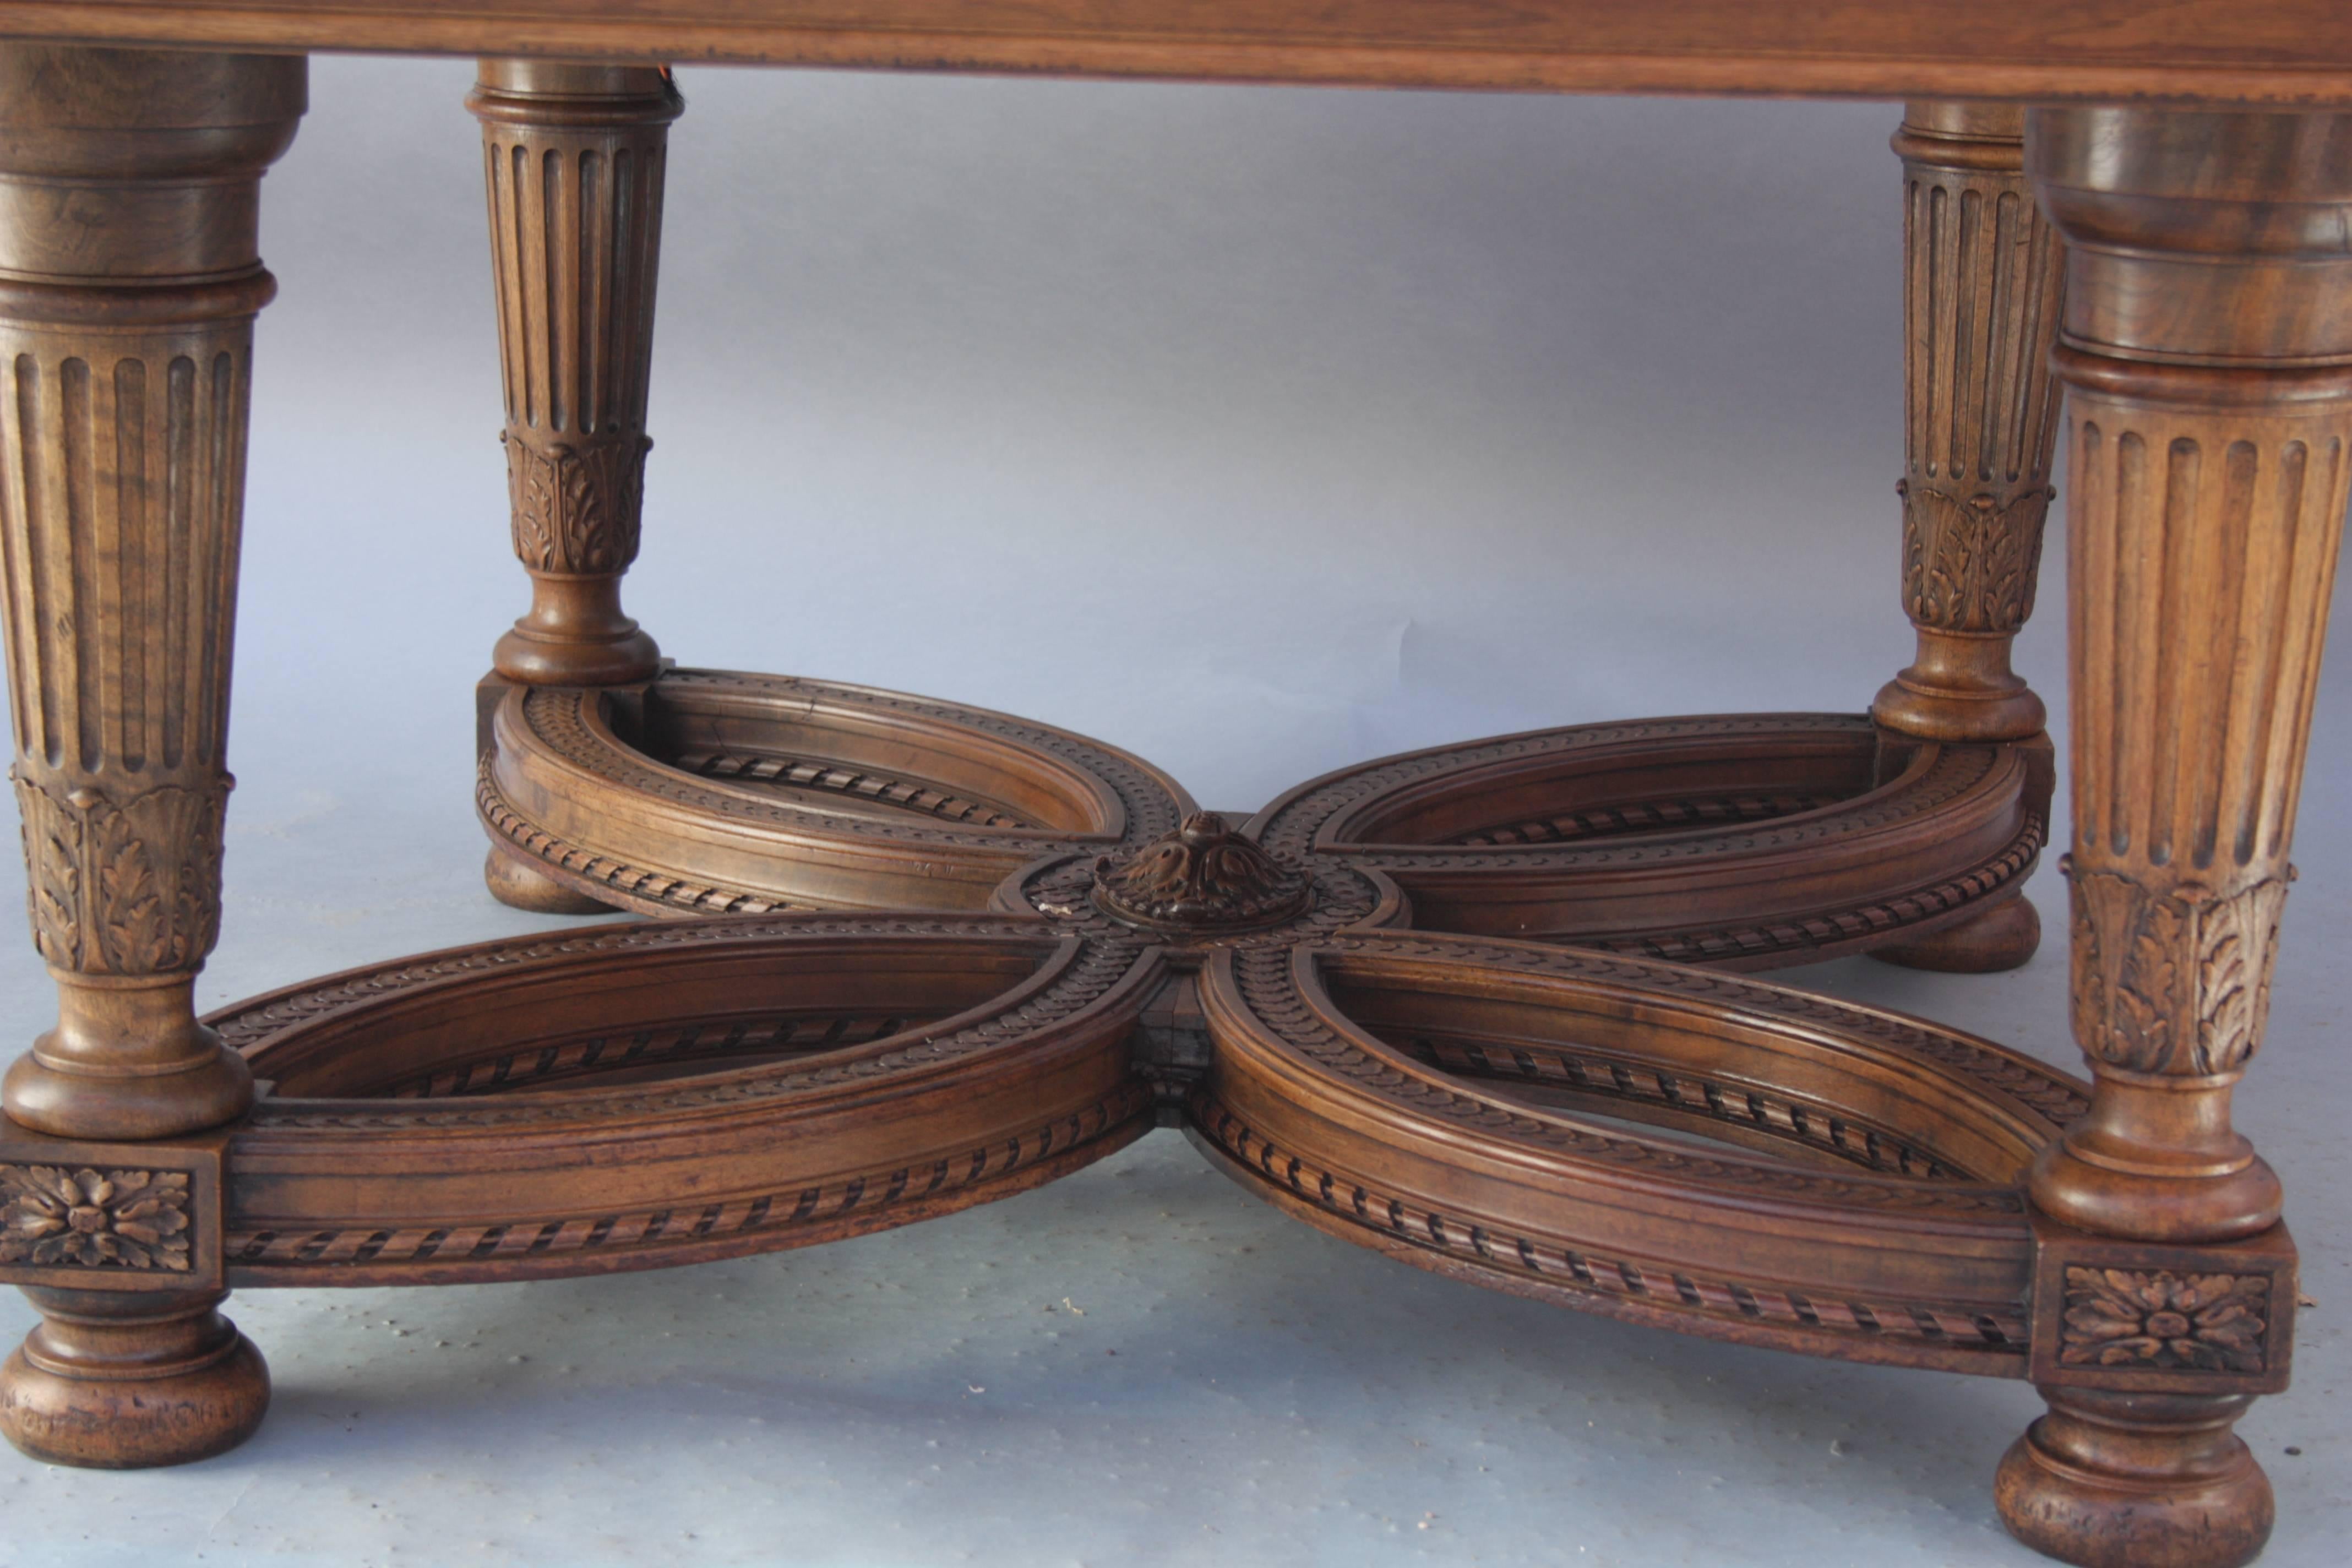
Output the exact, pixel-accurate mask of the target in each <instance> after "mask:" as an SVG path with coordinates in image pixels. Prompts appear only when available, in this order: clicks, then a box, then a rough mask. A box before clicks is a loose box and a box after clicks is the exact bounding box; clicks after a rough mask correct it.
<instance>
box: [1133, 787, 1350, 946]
mask: <svg viewBox="0 0 2352 1568" xmlns="http://www.w3.org/2000/svg"><path fill="white" fill-rule="evenodd" d="M1313 898H1314V887H1313V883H1312V882H1311V881H1310V880H1309V879H1308V877H1307V873H1306V871H1304V870H1303V869H1301V868H1299V867H1298V866H1297V865H1296V864H1294V863H1293V862H1291V861H1290V860H1288V859H1286V858H1283V857H1281V856H1279V855H1276V854H1274V853H1272V852H1270V851H1269V850H1267V849H1265V847H1262V846H1260V845H1259V844H1258V843H1257V842H1256V840H1255V839H1251V838H1244V837H1242V836H1241V835H1240V834H1238V833H1235V832H1234V831H1233V829H1232V827H1231V826H1228V825H1227V823H1226V822H1225V819H1224V818H1223V817H1222V816H1218V815H1217V814H1216V813H1214V812H1212V811H1201V812H1195V813H1193V814H1192V816H1188V817H1186V818H1185V819H1184V821H1183V823H1182V824H1181V826H1178V827H1177V829H1176V830H1175V831H1174V832H1173V833H1169V834H1165V835H1162V836H1161V837H1158V838H1155V839H1153V840H1152V841H1151V842H1150V843H1149V844H1146V845H1144V846H1143V847H1141V848H1139V849H1138V850H1137V851H1136V852H1135V853H1134V854H1133V855H1132V856H1130V857H1129V858H1127V859H1125V860H1122V861H1114V860H1112V859H1111V858H1109V857H1108V856H1106V857H1105V858H1102V859H1101V860H1099V861H1097V862H1096V864H1095V903H1096V904H1097V906H1098V907H1099V908H1100V909H1101V910H1103V912H1104V913H1106V914H1108V915H1109V916H1111V917H1112V918H1113V919H1114V920H1118V921H1125V922H1126V923H1128V924H1129V925H1136V926H1144V927H1148V928H1150V929H1151V930H1154V931H1181V932H1202V933H1212V934H1213V933H1215V932H1219V931H1251V930H1255V929H1256V928H1258V927H1261V926H1270V925H1279V924H1280V923H1282V922H1283V921H1286V920H1289V919H1291V918H1293V917H1294V916H1297V915H1298V914H1301V913H1303V912H1304V911H1305V910H1306V909H1307V905H1308V903H1309V902H1311V901H1312V900H1313Z"/></svg>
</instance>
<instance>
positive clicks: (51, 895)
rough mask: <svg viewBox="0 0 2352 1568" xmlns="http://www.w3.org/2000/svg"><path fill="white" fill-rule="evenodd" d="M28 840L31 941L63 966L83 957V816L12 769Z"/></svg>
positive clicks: (75, 965)
mask: <svg viewBox="0 0 2352 1568" xmlns="http://www.w3.org/2000/svg"><path fill="white" fill-rule="evenodd" d="M9 777H10V778H11V779H12V780H13V781H14V782H15V784H16V812H17V816H18V820H19V822H20V824H21V826H22V831H23V835H24V841H25V871H26V879H25V901H26V906H27V912H28V913H29V914H30V915H31V917H32V921H33V945H34V947H35V948H37V949H38V950H39V952H40V954H41V956H42V957H43V958H45V959H47V961H48V962H49V963H54V964H56V965H57V966H58V968H60V969H79V968H80V967H81V960H82V928H81V860H82V853H81V851H82V837H83V835H82V820H81V816H80V815H79V813H77V812H76V811H74V810H73V809H72V808H71V807H69V806H68V805H65V804H64V803H62V802H60V801H58V800H57V799H56V798H55V797H54V796H52V795H49V793H48V792H47V791H46V790H44V789H42V788H40V787H39V786H38V785H37V784H33V783H32V782H30V781H29V780H27V779H26V778H25V777H24V776H23V775H21V774H20V773H16V772H15V771H14V770H13V769H12V770H11V771H10V773H9Z"/></svg>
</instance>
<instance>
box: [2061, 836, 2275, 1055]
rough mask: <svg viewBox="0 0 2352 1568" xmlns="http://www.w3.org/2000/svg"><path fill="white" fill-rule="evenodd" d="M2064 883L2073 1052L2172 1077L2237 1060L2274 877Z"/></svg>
mask: <svg viewBox="0 0 2352 1568" xmlns="http://www.w3.org/2000/svg"><path fill="white" fill-rule="evenodd" d="M2072 888H2073V903H2074V1037H2075V1040H2076V1041H2077V1043H2079V1044H2080V1045H2081V1046H2082V1047H2083V1049H2084V1052H2085V1053H2087V1054H2088V1055H2089V1056H2090V1057H2091V1058H2093V1059H2094V1060H2095V1061H2098V1062H2103V1063H2105V1064H2106V1065H2107V1066H2109V1067H2114V1068H2123V1069H2124V1070H2126V1071H2128V1072H2139V1073H2155V1074H2161V1075H2164V1076H2167V1077H2175V1078H2203V1077H2211V1076H2213V1075H2215V1074H2220V1073H2228V1072H2233V1071H2235V1070H2237V1069H2238V1068H2241V1067H2243V1066H2244V1065H2245V1063H2246V1062H2247V1060H2248V1059H2249V1058H2252V1056H2253V1054H2254V1051H2255V1050H2256V1048H2257V1047H2259V1046H2260V1045H2261V1043H2262V1037H2263V1025H2264V1023H2265V1022H2266V1021H2267V1019H2268V1017H2269V1014H2270V991H2271V968H2272V962H2273V954H2274V953H2275V952H2276V951H2277V946H2278V928H2279V918H2280V916H2281V914H2282V913H2283V912H2284V909H2285V907H2286V882H2285V880H2284V879H2282V878H2271V879H2265V880H2263V881H2260V882H2256V883H2255V884H2254V885H2253V886H2252V887H2250V888H2246V889H2242V890H2241V891H2239V892H2236V893H2232V894H2228V895H2223V894H2218V893H2214V892H2212V891H2210V890H2209V889H2204V888H2201V887H2199V886H2197V885H2196V884H2194V883H2184V884H2180V885H2178V886H2175V887H2173V888H2171V889H2151V888H2149V887H2147V886H2146V885H2144V884H2143V883H2141V882H2139V881H2137V880H2135V879H2132V878H2129V877H2125V876H2119V875H2117V874H2116V873H2114V872H2111V871H2078V872H2076V873H2075V874H2074V876H2073V878H2072Z"/></svg>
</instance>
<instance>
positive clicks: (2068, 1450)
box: [2000, 109, 2352, 1568]
mask: <svg viewBox="0 0 2352 1568" xmlns="http://www.w3.org/2000/svg"><path fill="white" fill-rule="evenodd" d="M2029 145H2030V149H2031V152H2030V157H2031V162H2032V170H2033V174H2034V176H2035V181H2036V184H2037V187H2038V189H2039V192H2040V195H2041V198H2042V204H2043V205H2044V206H2045V208H2046V209H2047V210H2048V211H2049V213H2050V215H2051V216H2052V218H2053V221H2054V222H2055V223H2056V224H2057V225H2058V226H2059V227H2060V229H2061V230H2062V231H2063V235H2064V237H2065V241H2066V244H2067V247H2068V279H2067V302H2066V315H2065V326H2064V333H2063V340H2062V343H2061V346H2060V348H2059V349H2058V351H2057V353H2056V356H2055V359H2056V363H2057V365H2058V368H2059V372H2060V374H2061V375H2062V376H2063V379H2064V380H2065V382H2066V384H2067V388H2068V405H2069V409H2070V417H2069V430H2070V435H2069V440H2070V444H2071V446H2070V454H2069V468H2070V472H2071V479H2070V486H2069V489H2070V496H2069V503H2068V508H2067V512H2068V551H2069V555H2068V568H2069V575H2070V592H2071V596H2072V602H2071V605H2070V606H2069V609H2070V624H2069V631H2070V645H2071V653H2070V664H2071V669H2072V679H2073V683H2074V692H2073V700H2074V715H2073V724H2072V754H2073V759H2074V854H2073V858H2072V864H2071V868H2070V875H2071V878H2072V880H2073V900H2074V931H2073V949H2074V1036H2075V1039H2076V1041H2077V1042H2078V1043H2079V1044H2080V1045H2081V1046H2082V1047H2083V1051H2084V1056H2085V1057H2086V1058H2088V1060H2089V1062H2090V1066H2091V1070H2092V1073H2093V1075H2094V1078H2095V1081H2096V1091H2095V1095H2094V1098H2093V1101H2092V1109H2091V1111H2090V1113H2089V1114H2088V1115H2087V1116H2085V1117H2084V1118H2083V1119H2082V1120H2081V1121H2078V1122H2076V1123H2075V1124H2074V1126H2073V1127H2072V1128H2070V1129H2069V1130H2068V1131H2067V1132H2066V1134H2065V1136H2064V1137H2063V1140H2061V1141H2059V1142H2055V1143H2053V1144H2052V1145H2050V1146H2049V1147H2048V1148H2047V1149H2046V1150H2045V1151H2044V1153H2043V1155H2042V1159H2041V1160H2040V1161H2039V1162H2038V1163H2036V1165H2035V1167H2034V1170H2033V1172H2032V1180H2031V1189H2030V1190H2031V1193H2032V1200H2033V1203H2034V1205H2035V1206H2036V1208H2037V1209H2038V1211H2039V1212H2040V1214H2041V1215H2043V1216H2046V1218H2047V1221H2048V1222H2049V1223H2050V1229H2049V1232H2048V1234H2047V1235H2046V1236H2045V1237H2043V1242H2042V1255H2043V1260H2044V1261H2043V1264H2042V1270H2041V1284H2040V1285H2039V1286H2038V1287H2037V1289H2038V1292H2039V1293H2040V1294H2041V1295H2042V1296H2044V1297H2046V1298H2048V1299H2047V1300H2044V1301H2042V1302H2038V1303H2037V1310H2042V1311H2044V1312H2046V1313H2047V1314H2049V1315H2050V1321H2052V1322H2053V1324H2054V1325H2055V1326H2056V1336H2057V1337H2056V1340H2055V1343H2056V1344H2057V1345H2058V1346H2059V1347H2060V1349H2059V1351H2058V1353H2056V1354H2055V1355H2054V1356H2052V1355H2041V1356H2040V1357H2039V1359H2038V1360H2037V1364H2036V1377H2037V1380H2038V1381H2039V1382H2041V1383H2042V1386H2043V1392H2044V1394H2046V1395H2047V1396H2048V1398H2049V1400H2050V1404H2051V1414H2050V1415H2047V1416H2045V1417H2044V1418H2043V1419H2042V1421H2040V1422H2038V1423H2036V1424H2035V1426H2034V1428H2033V1430H2032V1432H2031V1433H2029V1434H2028V1436H2026V1437H2025V1438H2024V1439H2022V1440H2021V1442H2020V1443H2019V1444H2018V1446H2017V1447H2015V1448H2014V1449H2012V1450H2011V1454H2010V1456H2009V1458H2008V1459H2007V1460H2005V1461H2004V1462H2003V1466H2002V1471H2001V1479H2000V1488H2001V1489H2000V1501H2001V1510H2002V1513H2003V1517H2004V1518H2005V1519H2006V1520H2007V1521H2008V1522H2009V1524H2010V1527H2011V1529H2012V1530H2013V1531H2016V1532H2017V1533H2018V1534H2019V1535H2021V1536H2022V1537H2023V1538H2024V1539H2026V1540H2027V1541H2029V1542H2032V1543H2033V1544H2034V1545H2036V1546H2039V1547H2041V1548H2042V1550H2044V1551H2047V1552H2052V1553H2053V1554H2055V1555H2058V1556H2061V1557H2064V1558H2067V1559H2069V1560H2070V1561H2074V1562H2077V1563H2100V1564H2106V1563H2118V1564H2119V1563H2131V1564H2134V1565H2135V1568H2192V1565H2195V1568H2210V1565H2216V1564H2228V1563H2241V1562H2243V1561H2245V1560H2246V1559H2248V1558H2250V1557H2251V1556H2252V1554H2253V1553H2254V1552H2257V1551H2259V1550H2260V1549H2261V1545H2262V1542H2263V1539H2264V1538H2265V1537H2266V1536H2267V1534H2268V1533H2269V1530H2270V1520H2271V1496H2270V1488H2269V1484H2268V1482H2267V1481H2265V1480H2264V1479H2263V1474H2262V1471H2261V1469H2260V1468H2259V1467H2258V1466H2256V1465H2255V1464H2254V1462H2253V1459H2252V1456H2251V1455H2249V1454H2248V1453H2247V1452H2246V1450H2245V1447H2244V1445H2243V1444H2242V1443H2241V1442H2239V1440H2238V1439H2237V1438H2236V1437H2234V1436H2231V1433H2230V1426H2231V1422H2232V1421H2234V1420H2235V1418H2236V1417H2237V1415H2238V1414H2239V1412H2240V1411H2241V1410H2242V1407H2243V1405H2244V1404H2245V1402H2246V1397H2245V1396H2246V1395H2247V1394H2251V1393H2260V1392H2266V1391H2268V1390H2271V1389H2274V1388H2277V1387H2280V1386H2283V1385H2284V1381H2285V1359H2286V1358H2285V1352H2286V1345H2287V1339H2288V1335H2289V1333H2290V1332H2291V1330H2292V1325H2293V1313H2294V1289H2293V1283H2292V1268H2293V1255H2292V1248H2291V1247H2288V1246H2286V1244H2285V1242H2284V1232H2283V1231H2281V1230H2279V1229H2277V1228H2276V1226H2277V1221H2278V1217H2279V1207H2280V1193H2279V1184H2278V1181H2277V1178H2276V1177H2275V1176H2273V1174H2272V1173H2271V1171H2270V1168H2269V1167H2268V1166H2267V1165H2265V1164H2264V1163H2263V1162H2262V1160H2261V1159H2260V1158H2259V1157H2257V1156H2256V1155H2255V1153H2254V1152H2253V1150H2252V1147H2251V1146H2250V1145H2249V1144H2248V1142H2247V1141H2246V1140H2245V1139H2244V1138H2243V1137H2242V1136H2240V1135H2239V1134H2238V1133H2237V1132H2235V1131H2232V1129H2231V1124H2230V1096H2231V1087H2232V1086H2233V1085H2234V1084H2235V1083H2236V1082H2237V1081H2238V1079H2239V1078H2240V1076H2241V1075H2242V1073H2243V1072H2244V1071H2245V1070H2246V1068H2247V1066H2248V1064H2249V1062H2250V1061H2251V1060H2252V1057H2253V1055H2254V1052H2255V1049H2256V1047H2258V1046H2259V1045H2260V1044H2261V1040H2262V1035H2263V1022H2264V1016H2265V1014H2266V1012H2267V1009H2268V1001H2269V987H2270V976H2271V963H2272V957H2273V951H2274V949H2275V946H2276V942H2277V935H2278V929H2279V918H2280V914H2281V911H2282V909H2283V906H2284V902H2285V899H2286V889H2287V882H2288V879H2289V878H2290V876H2291V872H2290V870H2289V868H2288V864H2287V851H2288V845H2289V841H2290V838H2291V837H2292V834H2293V830H2294V805H2295V795H2296V790H2297V786H2298V784H2299V782H2300V779H2301V776H2302V772H2303V763H2304V752H2305V737H2306V733H2307V731H2308V727H2309V722H2310V715H2311V705H2312V694H2313V689H2314V686H2315V679H2316V677H2317V674H2318V668H2319V656H2320V644H2321V639H2322V635H2323V632H2324V630H2325V627H2326V610H2327V604H2328V594H2329V587H2330V584H2331V582H2332V579H2333V577H2334V574H2335V566H2336V543H2337V539H2338V535H2339V533H2340V531H2341V525H2342V522H2343V517H2344V509H2345V501H2346V485H2347V474H2352V466H2347V443H2352V256H2347V253H2346V251H2345V249H2344V248H2343V245H2342V236H2343V234H2344V233H2345V232H2346V231H2347V226H2352V116H2342V115H2320V114H2312V115H2294V114H2241V113H2226V114H2225V113H2181V112H2165V111H2158V110H2120V109H2080V110H2046V111H2045V110H2037V111H2035V113H2034V115H2033V117H2032V124H2031V128H2030V133H2029ZM2061 1298H2063V1300H2062V1299H2061Z"/></svg>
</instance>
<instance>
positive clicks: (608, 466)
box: [499, 432, 653, 575]
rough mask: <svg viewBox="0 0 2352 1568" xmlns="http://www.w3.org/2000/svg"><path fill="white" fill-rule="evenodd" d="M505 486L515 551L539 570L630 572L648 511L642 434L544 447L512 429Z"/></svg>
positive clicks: (646, 443) (646, 442) (648, 444)
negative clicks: (639, 533) (642, 521)
mask: <svg viewBox="0 0 2352 1568" xmlns="http://www.w3.org/2000/svg"><path fill="white" fill-rule="evenodd" d="M499 440H500V441H501V442H503V443H504V444H505V446H506V449H507V487H508V491H509V499H510V500H511V501H512V517H513V523H514V548H515V555H516V556H517V558H519V559H520V561H521V562H522V563H523V564H524V565H525V566H527V567H529V568H530V570H532V571H534V572H560V573H564V574H571V575H582V574H602V573H613V572H624V571H626V570H627V569H628V567H629V564H630V563H632V562H634V561H635V560H636V558H637V534H638V525H639V521H640V518H641V516H642V514H643V512H644V510H645V490H646V452H647V451H649V450H650V449H651V448H652V447H653V442H652V441H651V440H650V439H648V438H647V437H644V436H635V437H627V436H623V437H614V438H611V439H607V440H588V441H582V442H578V443H572V442H557V443H555V444H553V445H550V446H544V447H542V446H540V445H537V444H535V443H533V442H531V441H529V440H525V439H523V438H521V437H518V436H516V435H514V434H513V433H512V432H508V433H505V434H502V435H501V436H500V437H499Z"/></svg>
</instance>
